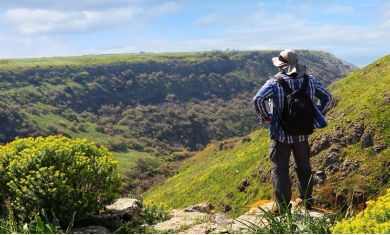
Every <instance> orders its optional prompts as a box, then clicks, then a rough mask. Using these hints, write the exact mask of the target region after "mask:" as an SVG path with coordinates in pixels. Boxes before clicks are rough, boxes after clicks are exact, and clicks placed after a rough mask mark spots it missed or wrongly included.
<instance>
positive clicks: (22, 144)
mask: <svg viewBox="0 0 390 235" xmlns="http://www.w3.org/2000/svg"><path fill="white" fill-rule="evenodd" d="M120 182H121V179H120V176H119V174H118V163H117V161H114V159H113V156H112V154H111V153H110V152H108V151H107V149H105V148H104V147H100V148H97V147H96V146H95V144H94V143H88V142H87V140H86V139H76V140H71V139H69V138H66V137H63V136H49V137H47V138H43V137H38V138H36V139H34V138H26V139H18V140H15V141H13V142H11V143H9V144H7V145H5V146H1V147H0V187H1V188H0V199H1V200H3V201H4V200H6V199H7V198H8V199H7V207H8V210H9V211H10V216H11V217H12V218H14V219H15V220H18V221H28V220H29V215H30V214H32V213H37V212H39V211H41V209H44V210H45V211H47V212H52V213H54V214H55V215H57V217H58V219H59V220H60V221H69V220H70V218H71V217H72V215H73V213H74V212H76V218H80V217H84V216H88V215H90V214H92V213H96V212H97V211H98V210H100V209H103V208H104V206H105V205H108V204H110V203H111V202H113V200H114V199H115V198H116V197H117V196H118V193H119V190H120V186H121V183H120Z"/></svg>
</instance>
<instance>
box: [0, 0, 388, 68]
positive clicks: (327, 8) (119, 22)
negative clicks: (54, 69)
mask: <svg viewBox="0 0 390 235" xmlns="http://www.w3.org/2000/svg"><path fill="white" fill-rule="evenodd" d="M0 32H1V34H0V58H26V57H43V56H46V57H50V56H73V55H87V54H107V53H139V52H140V51H144V52H155V53H158V52H189V51H210V50H214V49H221V50H226V49H227V48H229V49H238V50H271V49H272V50H283V49H287V48H290V49H311V50H322V51H326V52H331V53H332V54H334V55H335V56H336V57H338V58H341V59H343V60H346V61H348V62H351V63H353V64H356V65H358V66H360V67H363V66H366V65H368V64H370V63H372V62H374V61H375V60H377V59H379V58H380V57H383V56H385V55H388V54H390V2H389V1H386V0H382V1H381V0H354V1H335V0H326V1H307V0H300V1H290V0H274V1H267V0H262V1H252V0H246V1H243V0H241V1H237V0H213V1H205V0H181V1H165V0H110V1H106V0H66V1H64V0H34V1H31V0H12V1H1V2H0Z"/></svg>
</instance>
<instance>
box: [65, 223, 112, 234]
mask: <svg viewBox="0 0 390 235" xmlns="http://www.w3.org/2000/svg"><path fill="white" fill-rule="evenodd" d="M108 232H109V231H108V229H107V228H105V227H103V226H94V225H93V226H87V227H80V228H72V229H71V230H70V234H107V233H108Z"/></svg>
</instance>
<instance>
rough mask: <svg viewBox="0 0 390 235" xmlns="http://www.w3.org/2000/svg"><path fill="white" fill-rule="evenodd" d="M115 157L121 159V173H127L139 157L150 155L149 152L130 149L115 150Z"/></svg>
mask: <svg viewBox="0 0 390 235" xmlns="http://www.w3.org/2000/svg"><path fill="white" fill-rule="evenodd" d="M114 156H115V159H116V160H117V161H119V173H120V174H122V175H123V174H125V173H126V172H127V171H129V169H130V168H131V167H133V166H134V165H135V164H134V162H135V160H136V159H137V158H144V157H150V154H149V153H145V152H138V151H135V150H129V151H127V152H114Z"/></svg>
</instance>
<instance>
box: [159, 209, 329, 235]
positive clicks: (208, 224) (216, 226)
mask: <svg viewBox="0 0 390 235" xmlns="http://www.w3.org/2000/svg"><path fill="white" fill-rule="evenodd" d="M291 204H292V205H293V207H292V210H298V211H300V212H299V213H302V215H303V214H304V213H305V211H303V208H301V207H298V206H296V205H295V203H294V202H291ZM274 207H275V204H274V203H273V202H268V203H265V204H262V205H261V206H258V207H253V208H251V209H249V211H248V212H246V213H245V214H243V215H241V216H239V217H238V218H236V219H230V218H229V217H227V216H226V214H218V213H213V214H206V213H200V212H186V211H184V210H173V211H172V212H171V213H172V215H173V218H172V219H170V220H168V221H165V222H162V223H159V224H157V225H155V226H154V229H156V230H160V231H163V232H173V233H180V234H210V233H214V234H224V233H229V234H231V233H234V234H237V233H248V232H250V231H248V226H251V225H256V226H260V227H261V226H264V224H265V223H266V222H265V220H264V219H263V218H262V215H263V214H264V211H267V210H272V209H273V208H274ZM325 214H326V213H325V212H323V211H321V210H317V209H313V210H310V211H309V215H310V217H311V218H312V219H316V218H322V217H323V216H324V215H325Z"/></svg>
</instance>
